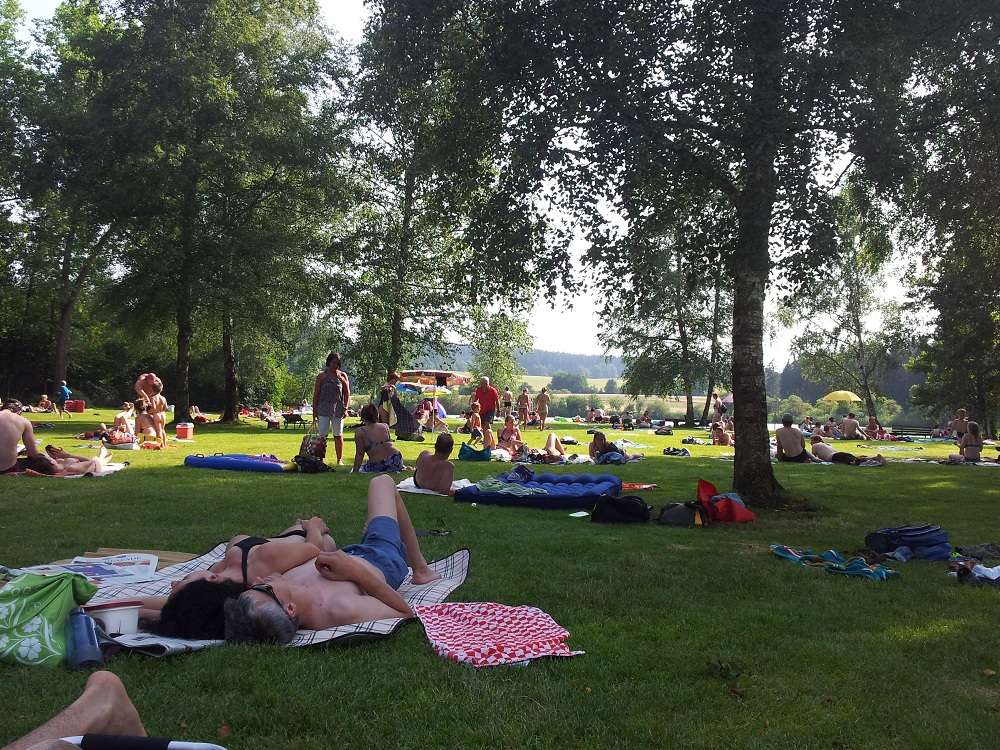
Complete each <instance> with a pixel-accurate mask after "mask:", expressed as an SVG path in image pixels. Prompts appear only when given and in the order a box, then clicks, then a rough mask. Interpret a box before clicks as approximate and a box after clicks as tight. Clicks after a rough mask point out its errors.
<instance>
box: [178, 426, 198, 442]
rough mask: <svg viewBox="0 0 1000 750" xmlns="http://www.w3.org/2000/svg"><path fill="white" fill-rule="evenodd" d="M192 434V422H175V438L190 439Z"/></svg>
mask: <svg viewBox="0 0 1000 750" xmlns="http://www.w3.org/2000/svg"><path fill="white" fill-rule="evenodd" d="M193 436H194V424H193V423H192V422H178V423H177V439H178V440H190V439H191V438H192V437H193Z"/></svg>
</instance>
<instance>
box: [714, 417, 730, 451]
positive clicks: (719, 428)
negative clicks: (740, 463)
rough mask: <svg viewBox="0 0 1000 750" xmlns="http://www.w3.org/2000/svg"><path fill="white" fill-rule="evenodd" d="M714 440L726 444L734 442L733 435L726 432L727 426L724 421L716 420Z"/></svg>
mask: <svg viewBox="0 0 1000 750" xmlns="http://www.w3.org/2000/svg"><path fill="white" fill-rule="evenodd" d="M712 442H713V443H715V444H716V445H725V446H730V445H732V444H733V436H732V435H730V434H729V433H728V432H726V427H725V425H724V424H723V423H722V422H716V423H715V424H714V425H713V426H712Z"/></svg>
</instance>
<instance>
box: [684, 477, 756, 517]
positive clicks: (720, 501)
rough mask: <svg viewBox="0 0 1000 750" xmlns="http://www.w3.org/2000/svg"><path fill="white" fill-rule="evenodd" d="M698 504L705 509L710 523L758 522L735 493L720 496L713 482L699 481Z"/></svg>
mask: <svg viewBox="0 0 1000 750" xmlns="http://www.w3.org/2000/svg"><path fill="white" fill-rule="evenodd" d="M698 502H699V503H701V505H702V507H704V508H705V513H706V514H707V515H708V522H709V523H715V522H716V521H717V522H719V523H747V522H749V521H756V520H757V516H756V515H754V513H753V512H752V511H750V510H748V509H747V507H746V506H745V505H744V504H743V501H742V500H741V499H740V496H739V495H738V494H736V493H735V492H727V493H725V494H720V492H719V490H718V489H717V488H716V486H715V485H714V484H712V483H711V482H706V481H705V480H704V479H699V480H698Z"/></svg>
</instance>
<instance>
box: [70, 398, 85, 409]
mask: <svg viewBox="0 0 1000 750" xmlns="http://www.w3.org/2000/svg"><path fill="white" fill-rule="evenodd" d="M64 408H65V409H66V411H72V412H82V411H83V410H84V409H85V408H87V402H86V401H77V400H76V399H72V398H68V399H66V404H65V406H64Z"/></svg>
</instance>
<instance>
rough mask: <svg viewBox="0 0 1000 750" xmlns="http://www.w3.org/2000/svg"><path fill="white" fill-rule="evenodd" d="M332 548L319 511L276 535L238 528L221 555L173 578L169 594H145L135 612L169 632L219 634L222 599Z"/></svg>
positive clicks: (202, 635) (221, 630)
mask: <svg viewBox="0 0 1000 750" xmlns="http://www.w3.org/2000/svg"><path fill="white" fill-rule="evenodd" d="M335 549H337V543H336V542H335V541H334V540H333V537H331V536H330V530H329V528H327V525H326V523H325V522H324V521H323V519H322V518H319V517H318V516H313V517H312V518H310V519H308V520H304V521H303V520H298V521H296V523H295V525H294V526H292V527H290V528H288V529H286V530H285V531H283V532H282V533H281V534H279V535H278V536H276V537H270V538H266V537H260V536H248V535H246V534H238V535H236V536H234V537H233V538H232V539H230V540H229V544H227V545H226V551H225V553H224V554H223V556H222V559H221V560H219V561H218V562H216V563H214V564H213V565H211V566H210V567H209V568H207V569H204V570H195V571H192V572H191V573H188V574H187V575H186V576H184V577H183V578H181V579H180V580H178V581H172V582H171V584H170V594H169V595H167V596H148V597H145V598H144V599H143V604H142V608H141V609H140V610H139V616H140V617H142V618H144V619H147V620H153V621H154V623H153V625H152V629H153V631H154V632H156V633H158V634H159V635H163V636H166V637H169V638H191V639H215V640H221V639H222V637H223V635H224V632H225V628H224V622H225V620H224V617H223V610H222V607H223V605H224V604H225V601H226V599H229V598H231V597H234V596H239V595H240V594H241V593H243V592H244V591H246V590H247V587H248V586H249V585H250V582H251V581H254V580H256V579H258V578H260V577H261V576H267V575H270V574H271V573H276V572H277V573H283V572H285V571H287V570H291V569H292V568H294V567H295V566H296V565H299V564H301V563H303V562H305V561H306V560H312V559H313V558H314V557H315V556H316V555H317V554H318V553H319V552H321V551H332V550H335Z"/></svg>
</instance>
